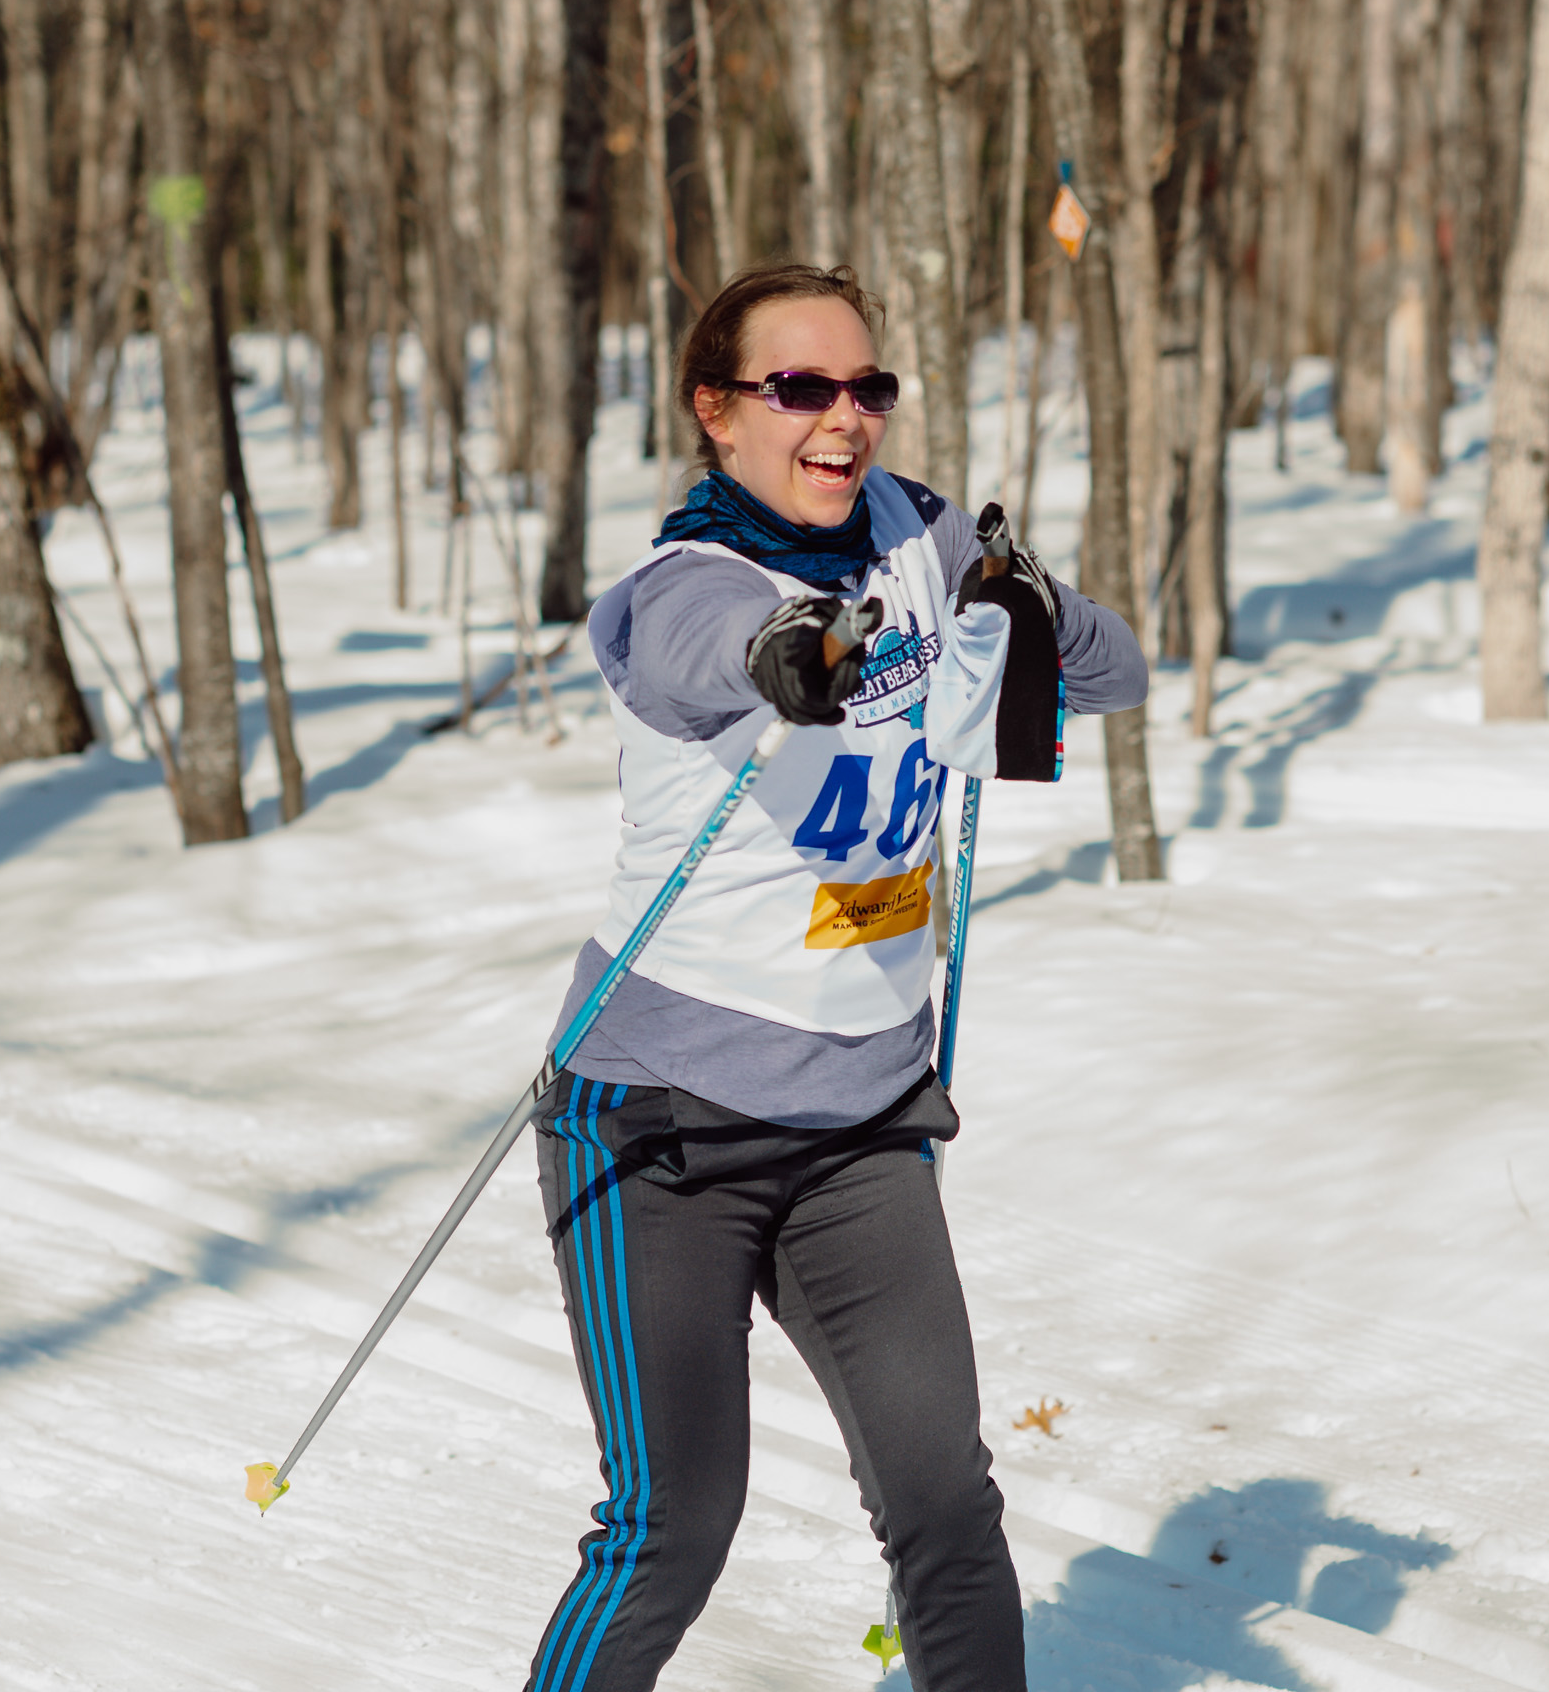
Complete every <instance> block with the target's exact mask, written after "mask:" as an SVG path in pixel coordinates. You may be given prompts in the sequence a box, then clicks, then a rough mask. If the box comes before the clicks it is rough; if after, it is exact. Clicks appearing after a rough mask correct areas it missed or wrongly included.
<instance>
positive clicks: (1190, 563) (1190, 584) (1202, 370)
mask: <svg viewBox="0 0 1549 1692" xmlns="http://www.w3.org/2000/svg"><path fill="white" fill-rule="evenodd" d="M1214 198H1215V197H1214V196H1213V197H1212V199H1213V200H1214ZM1215 210H1216V207H1215V206H1214V205H1212V211H1215ZM1214 222H1215V218H1214V217H1213V216H1210V215H1207V218H1206V238H1205V252H1204V279H1203V280H1204V287H1203V291H1202V296H1201V304H1200V319H1199V406H1198V410H1197V412H1196V414H1195V428H1194V440H1193V451H1192V455H1191V461H1190V466H1189V504H1188V537H1187V541H1186V543H1185V544H1186V551H1185V558H1184V587H1185V591H1186V593H1187V595H1188V604H1189V636H1190V647H1191V652H1190V657H1191V658H1192V660H1193V667H1194V705H1193V710H1192V712H1191V714H1190V726H1191V728H1192V730H1193V732H1194V733H1195V734H1196V735H1199V736H1204V735H1208V734H1209V733H1210V709H1211V706H1212V705H1213V704H1214V703H1215V666H1216V659H1217V658H1218V657H1219V656H1220V653H1221V637H1222V634H1223V633H1224V619H1223V617H1222V615H1221V600H1220V593H1219V588H1218V583H1217V579H1216V557H1217V552H1218V548H1219V540H1220V537H1219V533H1218V525H1219V523H1220V510H1221V471H1222V467H1223V449H1224V447H1225V423H1226V400H1227V395H1226V370H1227V357H1226V349H1227V325H1226V266H1225V264H1224V262H1223V257H1224V255H1223V253H1222V250H1221V249H1222V246H1223V245H1224V243H1223V241H1222V238H1221V232H1220V231H1219V230H1217V229H1216V228H1213V227H1212V225H1213V223H1214Z"/></svg>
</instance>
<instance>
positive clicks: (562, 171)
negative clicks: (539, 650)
mask: <svg viewBox="0 0 1549 1692" xmlns="http://www.w3.org/2000/svg"><path fill="white" fill-rule="evenodd" d="M532 15H533V33H532V53H533V88H534V113H533V118H534V121H533V124H532V127H531V129H530V131H529V135H530V140H531V144H532V153H531V158H532V167H533V168H532V179H533V195H534V216H533V226H534V241H533V267H534V268H533V337H534V342H535V345H536V347H537V350H538V359H539V368H538V374H539V383H538V391H539V406H538V427H537V437H536V442H535V445H536V453H537V460H538V464H539V467H540V469H541V470H542V473H543V487H544V492H543V503H544V514H545V516H546V518H547V520H548V523H547V526H548V536H547V542H546V550H545V557H544V566H543V584H542V588H541V590H540V594H539V608H540V610H541V612H542V615H543V616H544V618H545V619H547V620H553V621H561V622H571V621H574V620H575V619H576V618H577V617H579V616H581V615H582V614H583V613H584V611H585V609H586V515H587V512H586V507H587V467H586V456H587V446H588V444H589V442H590V440H591V436H592V427H593V416H594V413H595V410H596V405H597V329H598V322H599V312H600V306H601V297H602V238H603V199H602V186H603V157H604V152H603V135H604V131H605V127H606V115H605V100H604V85H605V77H606V70H607V4H606V0H534V4H533V14H532ZM548 76H552V77H553V94H554V96H555V99H554V102H553V103H551V104H549V105H546V106H545V108H544V122H543V125H542V131H541V135H540V125H539V121H538V119H539V110H538V108H539V103H540V102H539V99H538V89H539V87H540V86H541V85H542V83H543V81H544V79H545V78H546V77H548ZM548 97H549V91H547V90H546V91H545V99H546V100H547V99H548ZM556 107H557V109H556ZM540 207H541V215H540ZM540 230H541V233H540Z"/></svg>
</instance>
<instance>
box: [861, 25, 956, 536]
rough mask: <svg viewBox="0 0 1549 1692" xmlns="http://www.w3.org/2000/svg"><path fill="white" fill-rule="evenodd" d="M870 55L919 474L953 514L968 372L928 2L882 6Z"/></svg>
mask: <svg viewBox="0 0 1549 1692" xmlns="http://www.w3.org/2000/svg"><path fill="white" fill-rule="evenodd" d="M873 18H874V27H875V29H876V31H877V41H876V47H877V51H878V54H879V56H880V57H881V58H883V59H884V60H885V63H886V75H887V77H888V80H889V83H890V85H891V89H892V97H893V102H894V111H893V118H894V124H895V137H894V144H895V146H896V149H897V152H896V159H897V166H898V170H899V173H900V175H901V176H902V177H903V178H904V179H905V181H906V183H907V191H906V192H899V193H897V194H896V195H895V197H894V201H893V205H892V208H891V213H892V215H891V218H890V220H889V224H890V228H891V229H892V231H894V234H895V240H894V242H893V247H894V253H893V258H894V265H895V273H901V274H902V276H903V279H904V280H905V282H906V283H907V285H908V289H909V295H910V301H909V303H910V307H911V316H912V318H913V326H914V342H915V347H916V351H917V356H918V359H919V374H920V380H921V382H922V383H923V385H924V400H925V475H926V479H927V480H928V481H929V483H930V484H931V486H932V487H933V488H936V489H937V490H938V491H940V492H941V493H943V494H945V495H946V496H947V498H948V499H951V500H955V501H956V502H957V503H958V504H959V505H962V504H964V503H965V502H966V501H967V498H968V406H967V395H968V373H967V360H966V358H965V357H964V348H963V336H962V327H961V321H960V318H959V313H958V301H957V296H956V293H955V291H954V288H953V275H952V251H951V238H950V235H949V233H948V229H947V216H946V194H945V186H944V182H943V177H942V165H941V125H940V119H939V114H938V111H937V104H936V83H935V75H934V72H933V70H932V62H931V26H930V10H929V5H928V3H927V0H883V3H882V4H881V5H879V6H878V8H877V9H876V11H875V12H874V13H873Z"/></svg>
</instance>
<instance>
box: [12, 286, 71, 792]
mask: <svg viewBox="0 0 1549 1692" xmlns="http://www.w3.org/2000/svg"><path fill="white" fill-rule="evenodd" d="M14 334H15V327H14V325H12V324H11V323H10V322H9V313H8V311H7V309H6V306H5V304H4V303H3V302H0V764H4V763H10V762H13V761H14V760H16V759H19V758H53V757H57V756H58V755H59V754H60V753H62V752H79V751H80V750H81V749H82V748H83V747H85V746H87V745H89V744H90V742H91V739H92V731H91V723H90V721H89V719H88V718H87V715H86V707H85V705H84V703H83V702H82V699H81V693H80V689H79V688H78V687H77V686H76V682H75V675H74V672H73V671H72V670H71V668H70V659H69V655H68V654H67V653H66V651H65V644H64V640H63V638H62V637H61V635H60V632H59V619H58V616H57V615H56V613H55V611H54V600H53V595H52V593H51V591H50V589H49V583H48V576H47V573H46V572H45V570H44V565H43V549H42V547H41V546H40V544H39V542H38V529H37V522H36V518H35V514H34V513H33V511H32V509H31V499H30V496H29V492H28V486H27V482H28V478H27V476H26V473H25V469H24V458H25V454H26V452H27V431H26V427H25V424H26V417H27V413H28V411H29V410H32V409H33V406H32V404H31V401H30V396H29V394H28V392H27V390H26V387H25V385H24V383H23V381H22V378H21V374H20V372H19V371H18V370H17V369H16V367H15V365H14V364H12V363H10V361H9V357H8V356H7V355H8V350H9V346H10V343H11V338H12V336H13V335H14Z"/></svg>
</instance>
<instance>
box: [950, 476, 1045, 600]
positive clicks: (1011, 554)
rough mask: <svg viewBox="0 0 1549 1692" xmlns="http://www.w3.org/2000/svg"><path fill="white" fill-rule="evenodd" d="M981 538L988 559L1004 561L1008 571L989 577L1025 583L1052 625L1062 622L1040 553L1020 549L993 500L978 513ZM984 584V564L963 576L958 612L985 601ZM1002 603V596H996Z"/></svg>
mask: <svg viewBox="0 0 1549 1692" xmlns="http://www.w3.org/2000/svg"><path fill="white" fill-rule="evenodd" d="M974 532H975V534H977V535H978V537H979V544H980V545H981V546H982V547H983V548H984V556H985V558H989V559H995V558H1003V559H1005V560H1006V561H1007V564H1008V566H1009V567H1008V568H1007V569H1005V570H1000V571H993V572H992V573H991V575H990V577H989V580H990V581H995V580H996V579H997V578H999V577H1007V576H1009V577H1010V578H1011V580H1012V581H1017V582H1025V583H1026V584H1027V586H1029V587H1030V588H1032V589H1033V591H1034V592H1035V593H1036V594H1037V595H1038V597H1039V598H1040V599H1041V600H1042V601H1043V608H1044V610H1045V612H1047V614H1048V618H1049V622H1050V625H1051V626H1052V625H1054V624H1056V623H1058V622H1059V620H1060V602H1059V599H1058V597H1057V590H1056V589H1055V586H1054V582H1053V580H1052V579H1051V577H1050V575H1049V572H1048V571H1047V570H1046V569H1044V567H1043V563H1042V560H1041V559H1040V558H1039V557H1038V554H1037V553H1036V552H1034V551H1033V549H1032V548H1031V547H1030V546H1029V547H1021V546H1018V545H1017V544H1016V542H1015V541H1014V540H1012V538H1011V525H1010V523H1009V522H1007V520H1006V513H1005V512H1004V511H1002V510H1001V508H1000V507H999V506H998V505H996V504H995V502H994V501H993V500H992V501H991V502H990V503H989V504H988V505H987V506H985V508H984V509H983V511H981V512H980V513H979V522H978V525H977V527H976V528H975V531H974ZM984 581H985V574H984V564H983V563H982V562H981V563H978V564H973V565H970V567H969V569H968V572H967V574H966V575H965V576H964V577H963V582H962V586H961V587H959V588H958V590H957V610H958V614H959V615H960V616H961V614H962V611H963V608H964V606H966V605H972V604H973V602H974V601H975V600H976V599H983V598H985V597H986V595H985V594H984V593H983V592H981V589H982V587H983V584H984ZM996 602H997V603H999V602H1000V601H999V596H998V595H997V596H996Z"/></svg>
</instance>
